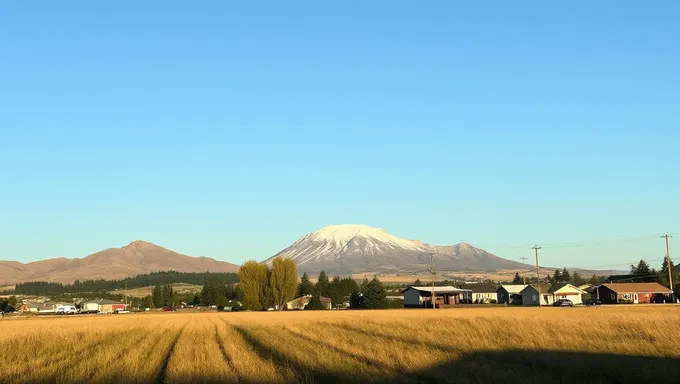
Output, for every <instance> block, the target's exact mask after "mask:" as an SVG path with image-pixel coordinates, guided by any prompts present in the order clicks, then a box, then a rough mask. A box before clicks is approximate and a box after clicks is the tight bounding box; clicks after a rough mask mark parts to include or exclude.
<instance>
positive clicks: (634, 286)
mask: <svg viewBox="0 0 680 384" xmlns="http://www.w3.org/2000/svg"><path fill="white" fill-rule="evenodd" d="M602 285H603V286H605V287H607V288H609V289H611V290H612V291H614V292H616V293H629V292H630V293H671V290H670V289H669V288H666V287H664V286H663V285H661V284H659V283H605V284H602Z"/></svg>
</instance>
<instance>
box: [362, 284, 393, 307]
mask: <svg viewBox="0 0 680 384" xmlns="http://www.w3.org/2000/svg"><path fill="white" fill-rule="evenodd" d="M363 293H364V300H365V308H367V309H384V308H387V307H388V306H389V303H388V300H387V293H386V292H385V287H384V286H383V284H382V283H381V282H380V280H378V278H377V277H374V278H373V280H371V281H370V282H368V284H366V289H365V291H364V292H363Z"/></svg>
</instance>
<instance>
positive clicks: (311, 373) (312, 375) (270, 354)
mask: <svg viewBox="0 0 680 384" xmlns="http://www.w3.org/2000/svg"><path fill="white" fill-rule="evenodd" d="M234 330H235V331H236V332H237V333H238V334H239V335H240V336H241V338H242V339H243V341H245V342H246V344H248V345H249V346H250V347H251V349H252V350H253V352H255V354H257V355H258V357H259V358H260V359H262V360H264V361H271V362H272V363H273V364H275V365H277V366H279V367H281V368H292V369H293V371H294V374H295V376H297V378H298V380H299V381H301V382H310V379H311V382H313V383H353V382H356V381H357V377H356V375H354V376H353V375H350V374H347V373H345V372H324V371H320V370H319V369H317V368H315V367H313V366H310V365H307V364H305V363H304V362H302V361H300V360H298V359H296V358H294V357H292V356H289V355H287V354H285V353H283V352H281V351H280V350H278V349H276V348H273V347H272V346H271V345H269V344H268V343H266V342H264V341H262V340H260V338H259V337H257V336H256V335H254V334H253V333H252V331H248V330H247V329H245V328H244V327H243V326H236V325H235V326H234Z"/></svg>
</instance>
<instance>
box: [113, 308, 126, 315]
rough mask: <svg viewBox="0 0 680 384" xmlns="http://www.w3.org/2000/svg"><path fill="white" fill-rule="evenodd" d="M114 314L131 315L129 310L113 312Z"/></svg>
mask: <svg viewBox="0 0 680 384" xmlns="http://www.w3.org/2000/svg"><path fill="white" fill-rule="evenodd" d="M113 313H114V314H124V313H130V311H128V310H127V309H116V310H115V311H113Z"/></svg>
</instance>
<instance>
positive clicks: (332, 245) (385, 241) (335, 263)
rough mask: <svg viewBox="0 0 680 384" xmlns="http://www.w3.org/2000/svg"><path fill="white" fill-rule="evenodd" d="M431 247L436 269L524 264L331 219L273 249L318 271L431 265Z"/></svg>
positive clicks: (485, 268) (470, 248)
mask: <svg viewBox="0 0 680 384" xmlns="http://www.w3.org/2000/svg"><path fill="white" fill-rule="evenodd" d="M430 253H435V265H436V267H437V269H438V270H446V271H495V270H499V269H510V268H521V267H522V264H521V263H518V262H514V261H511V260H507V259H503V258H501V257H498V256H495V255H493V254H491V253H489V252H486V251H484V250H482V249H479V248H475V247H473V246H472V245H470V244H467V243H460V244H457V245H451V246H436V245H435V246H432V245H429V244H426V243H423V242H420V241H417V240H404V239H400V238H398V237H396V236H394V235H392V234H390V233H388V232H387V231H385V230H383V229H380V228H371V227H368V226H365V225H348V224H346V225H331V226H328V227H325V228H322V229H320V230H318V231H316V232H312V233H309V234H307V235H305V236H303V237H301V238H300V239H298V240H297V241H296V242H295V243H293V244H292V245H291V246H289V247H288V248H286V249H284V250H283V251H281V252H279V253H278V254H276V255H274V256H273V257H271V258H270V259H267V260H266V262H271V260H272V259H273V258H274V257H276V256H286V257H290V258H292V259H293V260H294V261H295V262H296V263H297V265H298V268H299V269H300V270H301V271H304V272H309V273H317V272H319V271H320V270H321V269H324V270H325V271H326V272H329V273H362V272H381V273H391V272H417V271H423V270H427V269H428V268H429V267H430Z"/></svg>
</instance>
